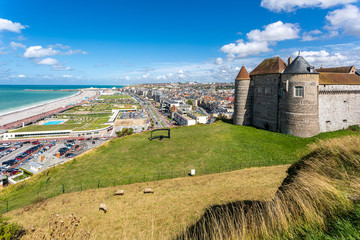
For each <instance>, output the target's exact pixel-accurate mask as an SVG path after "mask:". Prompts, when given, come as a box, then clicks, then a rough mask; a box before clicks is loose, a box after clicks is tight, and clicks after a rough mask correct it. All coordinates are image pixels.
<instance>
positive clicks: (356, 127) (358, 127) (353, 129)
mask: <svg viewBox="0 0 360 240" xmlns="http://www.w3.org/2000/svg"><path fill="white" fill-rule="evenodd" d="M349 129H350V130H351V131H355V132H360V126H359V125H352V126H349Z"/></svg>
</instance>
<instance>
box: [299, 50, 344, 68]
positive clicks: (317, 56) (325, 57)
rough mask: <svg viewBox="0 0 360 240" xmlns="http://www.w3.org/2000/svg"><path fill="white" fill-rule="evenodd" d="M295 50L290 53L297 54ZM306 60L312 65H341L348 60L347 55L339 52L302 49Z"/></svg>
mask: <svg viewBox="0 0 360 240" xmlns="http://www.w3.org/2000/svg"><path fill="white" fill-rule="evenodd" d="M297 54H298V53H297V52H294V53H293V54H292V55H293V56H297ZM301 56H303V57H304V58H305V59H306V61H308V62H309V63H311V64H312V65H314V66H317V67H319V66H342V65H344V64H345V63H346V61H347V60H348V57H347V56H345V55H343V54H341V53H333V54H330V53H329V52H328V51H325V50H320V51H303V52H301Z"/></svg>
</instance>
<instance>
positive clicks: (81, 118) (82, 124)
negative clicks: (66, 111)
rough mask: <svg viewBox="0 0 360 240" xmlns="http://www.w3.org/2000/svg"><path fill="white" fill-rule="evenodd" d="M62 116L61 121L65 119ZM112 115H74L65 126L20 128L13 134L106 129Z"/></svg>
mask: <svg viewBox="0 0 360 240" xmlns="http://www.w3.org/2000/svg"><path fill="white" fill-rule="evenodd" d="M64 116H65V115H63V116H61V119H64ZM110 116H111V114H109V113H105V114H87V115H74V116H72V118H71V119H69V120H68V121H66V122H65V123H63V124H58V125H30V126H27V127H24V128H19V129H17V130H15V131H12V132H36V131H58V130H74V131H83V130H95V129H100V128H104V127H106V126H108V125H104V124H105V123H106V122H107V121H108V120H109V118H110Z"/></svg>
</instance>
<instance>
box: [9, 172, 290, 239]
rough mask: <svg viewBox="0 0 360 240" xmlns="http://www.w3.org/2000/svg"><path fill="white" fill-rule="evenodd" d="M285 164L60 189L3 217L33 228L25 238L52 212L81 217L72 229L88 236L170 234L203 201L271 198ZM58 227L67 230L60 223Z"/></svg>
mask: <svg viewBox="0 0 360 240" xmlns="http://www.w3.org/2000/svg"><path fill="white" fill-rule="evenodd" d="M288 167H289V166H288V165H282V166H273V167H263V168H250V169H244V170H238V171H233V172H230V173H218V174H209V175H204V176H196V177H191V178H190V177H188V178H177V179H170V180H162V181H155V182H147V183H136V184H130V185H126V186H121V187H120V188H121V189H124V190H125V195H124V196H114V192H115V191H116V190H118V189H119V187H109V188H103V189H96V190H87V191H83V192H76V193H69V194H63V195H60V196H57V197H55V198H52V199H48V200H45V201H41V202H38V203H35V204H33V205H30V206H27V207H23V208H19V209H16V210H14V211H11V212H9V213H7V214H6V217H8V216H10V217H11V220H12V221H16V222H18V223H20V224H21V225H22V226H23V227H24V228H25V229H27V230H29V229H31V228H32V227H33V228H35V232H31V231H28V233H27V234H26V235H25V237H24V239H43V238H42V237H41V236H43V235H42V234H44V233H45V234H49V231H48V229H49V226H48V224H49V223H50V225H51V223H52V222H53V219H54V215H52V214H51V213H52V212H53V213H55V214H59V216H61V218H62V220H65V222H67V221H66V220H67V219H68V216H69V215H70V214H74V213H75V215H76V216H77V218H80V223H79V225H78V226H77V227H76V231H75V232H76V234H81V233H80V230H81V229H84V230H86V231H87V232H89V237H90V239H171V238H174V237H175V236H176V235H177V234H178V233H179V232H181V231H183V230H184V229H185V228H186V227H187V226H188V225H191V224H193V223H195V222H196V221H197V219H199V218H200V217H201V215H202V214H203V213H204V209H206V208H207V207H208V206H211V205H214V204H224V203H227V202H229V201H235V200H247V199H253V200H259V201H260V200H269V199H271V198H272V197H273V196H274V194H275V192H276V189H277V188H278V187H279V186H280V184H281V181H282V180H283V179H284V178H285V176H286V169H287V168H288ZM146 187H151V188H152V189H154V191H155V193H154V194H150V195H144V194H143V193H142V191H143V190H144V188H146ZM100 203H105V204H106V206H107V208H108V212H107V213H106V214H104V213H103V212H99V210H98V207H99V204H100ZM71 229H72V228H71ZM63 232H65V233H67V234H68V233H69V231H67V230H65V229H64V228H63ZM75 236H76V237H73V238H72V239H76V238H77V235H75ZM47 237H48V238H47V239H50V237H49V235H47ZM53 238H54V237H53ZM79 239H80V237H79ZM85 239H87V238H85Z"/></svg>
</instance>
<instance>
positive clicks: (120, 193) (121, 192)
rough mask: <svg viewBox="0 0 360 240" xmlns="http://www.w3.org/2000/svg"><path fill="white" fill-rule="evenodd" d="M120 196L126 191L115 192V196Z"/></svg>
mask: <svg viewBox="0 0 360 240" xmlns="http://www.w3.org/2000/svg"><path fill="white" fill-rule="evenodd" d="M118 195H124V190H122V189H119V190H117V191H116V192H115V196H118Z"/></svg>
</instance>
